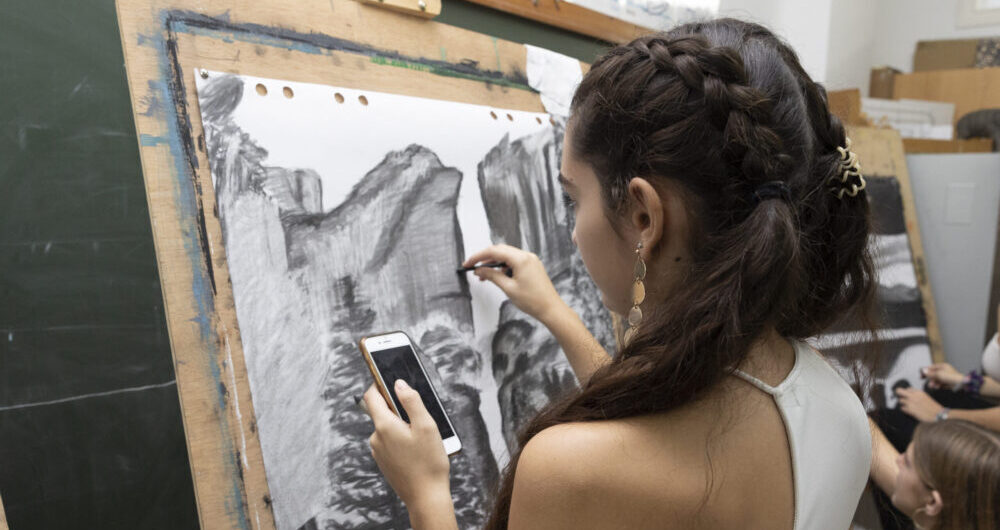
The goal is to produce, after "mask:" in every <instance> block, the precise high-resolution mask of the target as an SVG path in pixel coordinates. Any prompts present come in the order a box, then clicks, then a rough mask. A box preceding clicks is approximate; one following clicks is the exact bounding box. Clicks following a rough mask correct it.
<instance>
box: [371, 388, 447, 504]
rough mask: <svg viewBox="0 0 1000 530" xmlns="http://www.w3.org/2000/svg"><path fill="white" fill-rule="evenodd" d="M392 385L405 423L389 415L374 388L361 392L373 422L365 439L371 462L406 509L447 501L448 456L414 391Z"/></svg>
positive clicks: (431, 421) (385, 404) (394, 415)
mask: <svg viewBox="0 0 1000 530" xmlns="http://www.w3.org/2000/svg"><path fill="white" fill-rule="evenodd" d="M395 385H396V386H395V389H396V396H397V397H398V398H399V401H400V402H401V403H402V404H403V408H404V409H405V410H406V415H407V416H408V417H409V418H410V423H409V424H407V423H406V422H405V421H403V420H402V419H401V418H400V417H399V416H396V414H395V413H393V412H392V409H390V408H389V405H388V404H387V403H386V402H385V399H384V398H383V397H382V394H380V393H379V392H378V389H376V388H375V385H372V386H371V387H369V388H368V391H366V392H365V397H364V402H365V407H366V409H367V412H368V415H369V416H371V418H372V422H373V423H375V432H374V433H373V434H372V435H371V437H370V438H369V439H368V441H369V442H370V443H371V449H372V456H374V457H375V463H377V464H378V468H379V469H380V470H382V474H383V475H385V478H386V480H387V481H389V485H390V486H392V489H393V490H395V491H396V494H397V495H399V498H400V499H402V500H403V502H404V503H406V505H407V506H408V507H410V508H413V507H414V506H415V505H416V504H419V503H421V502H423V501H424V499H429V500H433V499H440V498H441V497H442V496H444V497H447V498H448V499H449V500H450V498H451V488H450V484H449V478H448V472H449V463H448V455H447V454H445V452H444V444H443V443H442V442H441V434H440V433H439V432H438V428H437V424H436V423H434V418H432V417H431V415H430V413H428V412H427V409H426V408H425V407H424V402H423V401H422V400H421V399H420V394H418V393H417V391H416V390H413V389H412V388H410V386H409V385H407V384H406V382H404V381H403V380H398V381H396V383H395Z"/></svg>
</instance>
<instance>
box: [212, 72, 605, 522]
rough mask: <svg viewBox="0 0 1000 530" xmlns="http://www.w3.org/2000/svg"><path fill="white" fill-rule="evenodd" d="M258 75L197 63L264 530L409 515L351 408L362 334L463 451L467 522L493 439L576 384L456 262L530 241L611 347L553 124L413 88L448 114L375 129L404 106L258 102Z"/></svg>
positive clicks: (498, 451) (491, 466) (364, 422)
mask: <svg viewBox="0 0 1000 530" xmlns="http://www.w3.org/2000/svg"><path fill="white" fill-rule="evenodd" d="M258 82H269V83H285V82H279V81H274V80H260V79H259V78H249V77H243V76H236V75H227V74H221V73H215V72H211V73H210V75H209V77H208V78H207V79H204V80H203V79H200V78H199V79H198V99H199V104H200V107H201V115H202V121H203V127H204V130H205V145H206V149H207V151H208V158H209V164H210V168H211V173H212V180H213V187H214V190H215V197H216V206H217V208H218V216H219V220H220V224H221V227H222V232H223V239H224V245H225V254H226V262H227V264H228V269H229V274H230V278H231V282H232V289H233V295H234V301H235V306H236V316H237V320H238V322H239V327H240V330H239V331H240V335H239V336H240V339H241V341H242V346H243V354H244V357H245V360H246V366H247V373H248V378H249V381H250V390H251V394H252V401H253V405H254V410H255V414H256V424H257V429H258V433H259V437H260V441H261V449H262V453H263V457H264V464H265V468H266V475H267V480H268V486H269V489H270V492H271V497H272V500H273V507H274V511H275V519H276V523H277V527H278V528H279V529H280V530H285V529H291V530H295V529H298V528H305V529H309V528H331V529H332V528H337V529H341V528H345V529H346V528H358V529H361V528H408V527H409V523H408V519H407V514H406V512H405V509H404V508H403V506H402V504H401V503H399V501H398V500H396V498H395V495H394V494H393V493H392V492H391V490H390V489H389V488H388V486H387V485H386V484H385V482H384V480H383V479H382V477H381V474H380V473H379V472H378V470H377V468H376V466H375V464H374V462H373V461H372V459H371V455H370V452H369V449H368V446H367V438H368V435H369V434H370V433H371V423H370V421H369V420H368V418H367V417H366V416H365V415H364V414H363V413H362V412H361V411H360V409H359V408H358V407H357V406H356V405H355V403H354V400H353V396H355V395H360V394H362V393H363V392H364V390H365V389H366V388H367V386H368V385H369V384H370V382H371V376H370V375H369V373H368V370H367V368H366V366H365V364H364V362H363V360H362V358H361V356H360V354H359V353H358V350H357V341H358V339H359V338H361V337H362V336H365V335H368V334H373V333H378V332H382V331H390V330H397V329H401V330H405V331H406V332H407V333H408V334H409V335H410V336H411V338H413V339H414V341H415V342H416V343H417V345H418V347H419V349H420V354H421V355H423V357H424V360H425V366H426V367H427V369H428V371H429V372H430V374H429V375H430V377H431V379H432V381H433V383H434V385H435V386H436V387H437V388H438V390H439V392H440V393H441V397H442V401H443V404H444V407H445V409H446V410H447V412H448V414H449V416H450V417H451V418H452V421H453V423H454V424H455V428H456V430H457V431H458V433H459V436H460V437H461V440H462V443H463V450H462V452H461V453H460V454H458V455H456V456H455V457H453V458H452V461H451V462H452V493H453V497H454V499H455V507H456V512H457V516H458V519H459V526H460V527H461V528H472V527H476V526H479V525H481V523H482V522H483V519H484V516H485V514H486V511H487V509H488V503H489V500H490V499H489V492H490V489H491V487H492V486H493V485H494V484H495V482H496V480H497V477H498V473H499V471H498V470H499V466H500V465H502V464H503V461H504V459H505V453H506V450H507V447H506V445H507V444H509V443H510V441H511V440H512V437H513V435H514V433H515V432H516V430H517V429H518V428H519V427H520V426H521V425H522V424H523V422H524V421H525V420H526V419H527V418H528V417H530V415H531V414H533V412H534V411H535V410H537V409H538V408H539V407H540V406H541V405H542V404H544V402H545V401H546V400H547V399H549V398H550V397H552V396H554V395H556V394H558V393H560V392H562V391H564V390H565V389H566V388H567V387H569V386H572V385H574V384H575V383H576V382H575V379H574V378H573V375H572V372H571V370H570V369H569V366H568V364H567V363H566V362H565V360H564V358H563V355H562V353H561V352H560V351H559V348H558V344H556V342H555V340H554V339H553V338H552V337H551V336H550V335H549V334H548V332H547V331H546V330H545V329H544V328H543V327H541V325H540V324H538V323H537V322H535V321H534V320H532V319H530V318H528V317H527V316H525V315H524V314H523V313H521V312H520V311H518V310H517V309H516V308H514V307H513V305H512V304H510V303H509V302H506V301H504V300H503V299H502V297H501V296H499V295H498V294H497V293H498V291H497V290H495V288H493V289H494V290H493V291H490V290H489V289H490V287H488V286H487V285H470V283H469V282H468V281H467V279H466V277H465V276H463V275H458V274H456V273H455V267H456V265H457V264H458V263H460V262H461V261H462V260H463V259H464V256H465V254H466V252H467V251H473V250H477V249H478V248H471V247H472V246H473V245H476V246H477V247H480V246H485V245H486V244H489V243H490V242H491V241H494V242H506V243H510V244H514V245H518V246H521V247H523V248H526V249H528V250H531V251H533V252H536V253H538V254H539V256H540V257H541V258H542V259H543V262H544V263H545V265H546V267H547V268H548V270H549V273H550V275H552V277H553V280H554V282H555V284H556V286H557V289H558V290H559V292H560V293H561V294H563V295H564V296H565V297H567V299H568V301H569V302H570V303H571V305H572V306H573V307H574V308H575V309H576V310H577V311H579V312H580V313H581V316H582V317H583V318H584V321H585V322H587V323H588V324H589V325H590V326H591V328H592V329H594V330H595V333H596V334H597V335H598V337H599V338H600V339H601V340H602V341H603V342H604V343H605V344H606V345H608V346H610V345H611V344H612V342H613V341H612V336H611V330H610V319H609V316H608V314H607V313H606V311H605V310H604V308H603V307H602V305H601V302H600V297H599V295H598V293H597V290H596V288H595V287H594V286H593V284H592V283H590V280H589V278H588V277H587V276H586V274H585V272H584V271H583V268H582V262H581V261H580V259H579V257H578V255H577V253H576V252H575V249H574V247H573V245H572V242H571V241H570V233H571V228H572V227H571V226H570V223H571V221H570V219H571V217H570V216H568V215H567V212H566V211H565V208H564V207H563V206H562V204H561V201H560V200H559V199H558V196H559V194H558V193H557V188H556V186H557V184H556V176H557V174H558V163H559V151H560V149H561V145H560V144H561V130H560V129H559V128H554V127H552V126H550V125H549V124H548V122H547V120H546V122H545V123H544V124H543V122H542V119H541V118H540V117H539V118H538V119H535V117H533V115H531V114H530V113H520V114H516V115H517V120H514V119H512V120H510V121H511V122H514V124H513V125H511V124H507V125H504V124H501V123H497V124H495V125H493V127H494V128H493V129H490V128H489V127H474V126H473V125H471V124H469V123H468V120H469V118H468V116H471V115H473V114H474V115H475V116H477V117H479V116H480V115H481V114H479V113H480V111H481V110H482V108H480V107H474V106H471V105H461V104H454V103H444V102H437V103H429V102H430V101H431V100H420V101H422V102H423V103H421V106H424V107H427V106H430V107H433V106H434V105H445V106H444V107H441V109H444V110H441V109H437V110H436V111H435V110H434V109H430V110H429V111H428V112H429V114H428V118H427V119H425V120H424V121H421V120H420V118H419V112H415V111H414V112H411V113H410V115H411V116H412V117H413V118H412V122H413V123H410V124H409V125H408V127H409V128H410V131H402V132H400V131H396V132H394V133H386V132H385V131H386V130H388V127H386V128H381V129H380V127H379V125H378V124H379V123H390V121H383V122H380V121H379V120H396V121H395V122H396V123H398V119H397V118H396V117H397V116H399V115H400V114H399V113H398V112H396V110H397V107H398V105H402V104H408V105H412V104H413V102H411V101H410V100H414V99H415V98H403V97H402V96H392V95H375V94H373V93H368V99H369V100H370V101H371V103H370V104H369V105H366V106H365V108H361V107H360V106H358V105H354V106H353V107H352V106H350V105H349V104H344V103H341V104H338V103H332V102H334V101H335V98H333V97H332V95H333V93H332V92H333V90H335V89H334V88H333V87H324V86H320V85H307V84H304V83H295V84H291V83H285V84H289V85H292V86H294V88H295V90H294V93H295V94H296V100H298V101H295V100H291V101H286V100H284V99H282V98H281V97H280V96H278V97H277V98H276V99H271V100H264V99H259V98H258V96H257V95H256V93H255V92H254V84H256V83H258ZM275 86H280V85H275ZM271 92H273V93H277V94H280V90H272V91H271ZM340 92H343V93H344V94H347V95H349V96H353V95H354V92H350V91H346V90H344V89H340ZM340 92H338V95H339V94H340ZM313 96H315V98H316V99H310V98H311V97H313ZM343 99H344V98H339V100H341V101H342V100H343ZM347 101H348V103H350V101H351V98H350V97H348V98H347ZM296 105H298V107H296ZM325 105H329V107H326V106H325ZM393 105H396V106H397V107H393ZM303 106H305V107H304V108H303ZM296 109H298V110H296ZM272 111H273V113H274V114H268V113H269V112H272ZM296 113H298V114H296ZM352 113H353V114H352ZM482 115H485V111H484V112H482ZM296 116H299V117H296ZM310 116H315V117H310ZM430 116H433V118H434V119H433V120H431V119H430ZM435 122H436V123H435ZM503 127H507V128H506V129H504V128H503ZM398 128H399V127H397V129H398ZM403 128H404V129H405V127H403ZM474 130H480V131H483V132H481V133H478V134H479V136H481V138H479V137H477V136H476V134H475V133H474V134H470V131H474ZM393 134H395V136H393ZM324 135H328V136H324ZM407 135H409V136H407ZM449 135H452V136H449ZM296 149H300V151H296ZM313 156H315V157H316V158H310V157H313ZM210 207H211V205H208V208H210ZM473 283H474V284H478V283H479V282H473Z"/></svg>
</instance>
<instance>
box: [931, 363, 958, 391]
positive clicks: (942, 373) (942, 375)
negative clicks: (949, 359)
mask: <svg viewBox="0 0 1000 530" xmlns="http://www.w3.org/2000/svg"><path fill="white" fill-rule="evenodd" d="M923 374H924V377H926V378H927V386H929V387H931V388H947V389H949V390H951V389H954V388H955V387H957V386H959V385H961V384H962V379H963V378H964V377H965V375H963V374H962V373H961V372H959V371H958V370H956V369H955V367H954V366H952V365H950V364H948V363H935V364H932V365H930V366H927V367H925V368H924V369H923Z"/></svg>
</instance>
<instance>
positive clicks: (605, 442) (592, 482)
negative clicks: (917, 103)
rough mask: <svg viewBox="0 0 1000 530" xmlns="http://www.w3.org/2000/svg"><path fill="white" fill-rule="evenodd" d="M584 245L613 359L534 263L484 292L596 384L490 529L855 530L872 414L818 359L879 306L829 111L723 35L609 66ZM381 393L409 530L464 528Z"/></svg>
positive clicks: (415, 400)
mask: <svg viewBox="0 0 1000 530" xmlns="http://www.w3.org/2000/svg"><path fill="white" fill-rule="evenodd" d="M561 171H562V177H561V181H562V185H563V188H564V191H565V193H566V195H567V201H568V203H569V204H571V205H572V210H573V212H574V215H575V228H574V230H573V241H574V243H575V244H576V245H577V247H578V249H579V251H580V254H581V256H582V258H583V261H584V263H585V265H586V267H587V269H588V271H589V273H590V275H591V276H592V278H593V280H594V282H595V283H596V285H597V286H598V288H599V289H600V290H601V293H602V296H603V300H604V303H605V305H606V306H607V307H608V308H609V309H611V310H612V311H615V312H617V313H619V314H621V315H623V316H624V317H625V318H627V321H628V323H629V329H628V330H627V331H626V333H625V341H624V346H623V347H622V348H621V349H620V351H618V352H617V353H615V355H613V356H609V355H608V353H606V352H605V351H603V350H602V349H601V347H600V346H599V345H598V343H597V342H596V341H595V340H594V338H593V337H592V336H591V334H590V333H589V332H588V331H587V330H586V329H585V328H584V326H583V324H582V323H581V321H580V319H579V318H578V317H577V316H576V315H575V314H574V313H573V311H571V310H570V309H569V308H568V307H567V306H566V304H565V303H563V302H562V300H561V299H560V298H559V296H558V295H557V294H556V291H555V290H554V288H553V287H552V284H551V282H550V281H549V278H548V276H547V275H546V273H545V269H544V267H543V266H542V264H541V262H539V260H538V259H537V257H535V256H533V255H531V254H529V253H527V252H524V251H521V250H518V249H516V248H512V247H508V246H494V247H490V248H487V249H485V250H482V251H480V252H477V253H475V254H473V255H471V256H469V257H468V260H467V261H466V263H465V264H464V265H466V266H469V265H472V264H475V263H480V262H500V261H502V262H505V263H507V264H508V266H509V267H510V269H511V271H512V272H513V275H512V277H508V276H507V275H505V274H504V272H503V271H500V270H495V269H491V268H480V269H477V271H476V275H477V276H479V278H480V279H481V280H485V281H491V282H493V283H495V284H496V285H497V286H499V287H500V288H501V289H502V290H503V291H504V292H505V293H506V294H507V296H509V297H510V299H511V300H512V301H513V303H515V304H516V305H517V306H518V307H519V308H521V309H522V310H524V311H525V312H526V313H528V314H529V315H532V316H534V317H535V318H537V319H539V320H540V321H541V322H542V323H543V324H545V325H546V326H547V327H548V328H549V329H550V330H551V331H552V333H553V334H554V336H555V337H556V338H557V339H558V341H559V343H560V345H561V346H562V349H563V350H564V351H565V352H566V355H567V357H568V358H569V361H570V363H571V365H572V367H573V369H574V371H575V372H576V375H577V377H578V378H579V380H580V383H581V389H580V391H579V392H576V393H573V394H572V395H569V396H567V397H566V398H565V399H563V400H561V401H558V402H555V403H552V404H550V405H549V406H548V407H547V408H545V409H544V410H543V411H542V412H541V413H540V414H539V415H538V416H537V417H536V418H534V420H533V421H531V422H530V423H529V424H528V425H527V426H526V427H525V429H524V431H523V433H522V435H521V437H520V443H521V450H520V451H518V452H516V453H515V454H514V455H512V458H511V462H510V464H509V466H508V467H507V470H506V472H505V474H504V476H503V479H502V481H501V484H500V485H499V490H498V493H497V496H496V499H495V506H494V508H493V512H492V514H491V516H490V518H489V520H488V522H487V524H486V527H487V528H491V529H495V528H546V529H560V528H566V529H570V528H572V529H580V528H633V529H636V528H685V529H698V528H712V529H718V528H768V529H775V528H789V529H791V528H795V529H804V528H808V529H821V528H834V529H837V530H845V529H847V528H848V527H849V525H850V521H851V517H852V515H853V513H854V509H855V507H856V505H857V502H858V499H859V497H860V495H861V492H862V490H863V489H864V487H865V483H866V481H867V478H868V473H869V463H870V458H871V445H870V443H871V442H870V434H869V428H868V422H867V419H866V416H865V412H864V410H863V407H862V405H861V403H860V401H859V400H858V398H857V397H856V396H855V394H854V393H853V392H852V391H851V389H850V388H849V387H848V385H847V384H846V383H845V382H844V381H843V380H842V379H841V378H840V377H839V376H838V375H837V373H836V372H835V371H834V370H833V369H832V368H831V367H830V366H829V365H828V364H827V363H826V362H825V361H824V360H823V359H822V358H821V357H820V356H819V354H818V353H817V352H816V351H815V350H813V349H812V348H810V347H809V346H808V345H806V344H805V343H804V342H802V339H804V338H805V337H809V336H812V335H814V334H816V333H818V332H820V331H822V330H824V329H826V328H827V327H828V326H829V325H830V324H831V323H832V322H834V321H835V320H837V319H838V318H840V317H841V316H843V315H844V314H845V313H846V312H848V311H849V310H852V309H853V308H856V307H858V306H859V305H863V304H864V303H866V302H867V301H868V300H869V299H870V297H871V296H872V292H873V281H872V262H871V258H870V256H869V255H868V253H867V238H868V233H869V221H868V204H867V201H866V196H865V194H864V192H863V191H862V190H863V189H864V179H863V178H862V177H861V175H860V173H859V172H858V165H857V160H856V158H855V156H854V155H853V153H851V152H850V150H849V142H848V141H847V139H846V137H845V135H844V128H843V127H842V126H841V124H840V122H839V121H838V120H837V119H836V118H835V117H834V116H832V115H831V114H830V111H829V109H828V107H827V103H826V96H825V92H824V90H823V89H822V88H821V87H820V86H819V85H817V84H816V83H814V82H813V81H812V80H811V79H810V78H809V76H808V75H807V74H806V73H805V71H804V70H803V69H802V66H801V65H800V64H799V61H798V59H797V57H796V55H795V53H794V52H793V51H792V50H791V49H790V48H789V47H788V46H787V45H785V44H784V43H782V42H781V41H780V40H779V39H777V38H776V37H775V36H774V34H772V33H771V32H770V31H768V30H767V29H765V28H763V27H761V26H759V25H755V24H749V23H745V22H741V21H737V20H731V19H723V20H716V21H711V22H705V23H697V24H689V25H684V26H680V27H678V28H676V29H674V30H672V31H670V32H667V33H662V34H655V35H651V36H648V37H643V38H640V39H637V40H635V41H633V42H631V43H629V44H627V45H623V46H619V47H617V48H614V49H613V50H611V51H610V52H609V53H607V54H606V55H605V56H604V57H602V58H600V59H599V60H598V61H597V62H595V63H594V65H593V67H592V69H591V70H590V71H589V72H588V73H587V75H586V76H585V77H584V79H583V82H582V83H581V85H580V87H579V89H578V90H577V92H576V96H575V98H574V101H573V105H572V112H571V117H570V119H569V122H568V124H567V128H566V140H565V145H564V149H563V159H562V166H561ZM397 389H398V390H397V391H398V393H399V396H400V398H401V400H402V402H403V404H404V406H405V407H406V410H407V411H408V414H409V417H410V418H411V421H412V423H411V424H407V423H404V422H403V421H402V420H400V419H399V418H397V417H396V416H394V415H393V414H392V413H391V412H389V409H388V408H387V406H386V404H385V402H384V400H383V399H382V398H381V397H380V396H379V394H378V393H377V392H376V391H375V390H374V389H372V390H370V391H369V392H367V393H366V395H365V401H366V403H367V408H368V410H369V412H370V414H371V416H372V419H373V420H374V424H375V433H374V434H373V435H372V438H371V445H372V451H373V454H374V456H375V459H376V461H377V462H378V464H379V466H380V468H381V470H382V471H383V473H384V474H385V476H386V478H387V479H388V481H389V483H390V484H391V485H392V487H393V488H394V489H395V490H396V492H397V493H398V494H399V496H400V497H401V498H402V499H403V501H404V502H405V503H406V505H407V507H408V509H409V510H410V518H411V523H412V525H413V527H414V528H415V529H418V530H424V529H431V528H433V529H437V528H454V527H455V518H454V516H453V506H452V501H451V497H450V494H449V487H448V486H449V484H448V480H449V479H448V460H447V458H446V457H445V455H444V452H443V450H442V447H441V441H440V439H439V438H437V431H436V429H435V428H434V425H433V422H431V420H430V418H429V417H428V416H427V414H426V412H425V411H424V410H423V409H422V406H421V403H420V400H419V397H418V396H417V395H416V393H415V392H413V391H411V390H409V389H407V388H405V384H397Z"/></svg>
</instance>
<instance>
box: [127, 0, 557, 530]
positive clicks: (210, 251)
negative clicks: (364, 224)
mask: <svg viewBox="0 0 1000 530" xmlns="http://www.w3.org/2000/svg"><path fill="white" fill-rule="evenodd" d="M417 1H418V0H398V1H397V0H393V3H406V2H409V3H414V4H415V3H416V2H417ZM118 18H119V26H120V28H121V33H122V42H123V45H124V52H125V61H126V68H127V72H128V79H129V86H130V90H131V97H132V106H133V111H134V114H135V122H136V128H137V130H138V136H139V144H140V155H141V158H142V167H143V177H144V179H145V183H146V193H147V199H148V202H149V211H150V217H151V219H152V227H153V239H154V243H155V246H156V257H157V264H158V266H159V272H160V279H161V284H162V288H163V298H164V305H165V309H166V316H167V325H168V329H169V333H170V341H171V349H172V351H173V356H174V366H175V370H176V374H177V387H178V392H179V395H180V401H181V409H182V414H183V419H184V427H185V435H186V437H187V444H188V453H189V456H190V460H191V468H192V476H193V477H194V488H195V496H196V499H197V503H198V512H199V517H200V520H201V526H202V528H211V529H221V528H240V529H250V528H253V529H271V528H274V515H273V512H272V510H271V506H270V497H269V493H268V486H267V482H266V479H265V474H264V467H263V459H262V456H261V449H260V442H259V439H258V437H257V432H256V425H255V421H254V418H255V416H254V411H253V404H252V402H251V399H250V390H249V384H248V381H247V373H246V367H245V364H244V358H243V348H242V345H241V341H240V335H239V328H238V326H237V322H236V314H235V310H234V303H233V293H232V288H231V285H230V282H229V273H228V268H227V265H226V257H225V253H224V252H223V245H222V235H221V230H220V226H219V221H218V218H217V217H216V215H215V213H214V209H213V208H214V205H215V196H214V192H213V188H212V185H211V175H210V173H209V166H208V160H207V158H206V156H205V152H204V146H203V141H202V140H203V135H202V129H201V119H200V114H199V111H198V106H197V101H198V100H197V97H196V94H195V83H194V75H195V73H194V72H195V69H196V68H205V69H209V70H218V71H225V72H233V73H239V74H247V75H258V76H264V77H272V78H279V79H288V80H292V81H301V82H312V83H323V84H329V85H337V86H344V87H348V88H364V89H368V90H375V91H382V92H391V93H396V94H403V95H411V96H421V97H428V98H435V99H445V100H452V101H458V102H465V103H475V104H481V105H489V106H492V107H496V108H508V109H516V110H526V111H535V112H544V109H543V107H542V105H541V102H540V99H539V97H538V94H537V93H535V92H534V91H533V90H531V89H530V88H529V87H528V86H527V80H526V79H525V77H524V72H525V71H526V64H525V48H524V46H522V45H519V44H515V43H512V42H507V41H502V40H498V39H495V38H492V37H487V36H485V35H481V34H477V33H472V32H469V31H465V30H461V29H458V28H454V27H451V26H446V25H443V24H437V23H434V22H429V21H427V20H425V19H422V18H419V17H415V16H411V15H407V14H401V13H398V12H393V11H390V10H387V9H383V8H381V7H370V6H368V5H363V4H361V3H358V2H355V1H353V0H300V1H298V2H295V3H289V4H288V5H286V6H277V5H273V4H260V3H258V2H253V1H250V0H228V1H224V2H214V3H211V4H210V5H206V3H205V2H201V1H197V0H154V1H152V2H148V1H145V0H118Z"/></svg>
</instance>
